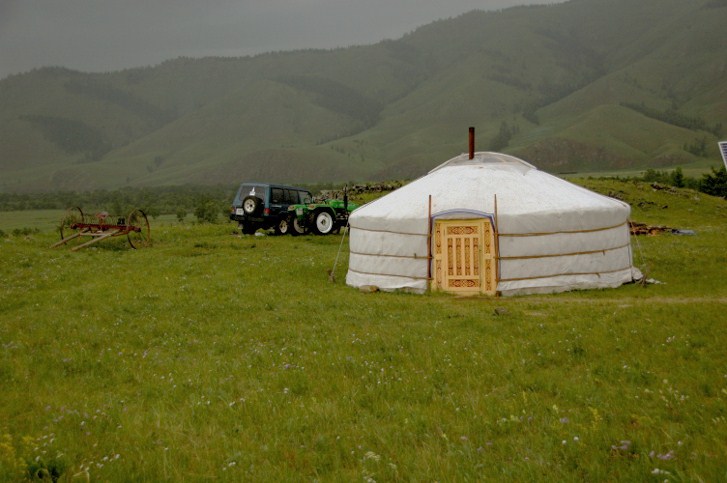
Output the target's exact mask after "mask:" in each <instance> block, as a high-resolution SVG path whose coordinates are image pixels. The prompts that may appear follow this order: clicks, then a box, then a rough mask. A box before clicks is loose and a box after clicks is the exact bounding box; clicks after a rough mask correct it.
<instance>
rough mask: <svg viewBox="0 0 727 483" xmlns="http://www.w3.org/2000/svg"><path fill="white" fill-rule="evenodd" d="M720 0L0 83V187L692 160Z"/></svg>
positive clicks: (716, 63)
mask: <svg viewBox="0 0 727 483" xmlns="http://www.w3.org/2000/svg"><path fill="white" fill-rule="evenodd" d="M725 20H727V1H725V0H698V1H692V2H684V1H682V0H642V1H639V2H633V1H631V0H571V1H569V2H566V3H563V4H557V5H550V6H530V7H517V8H510V9H506V10H502V11H497V12H482V11H473V12H470V13H468V14H465V15H462V16H459V17H457V18H452V19H447V20H440V21H437V22H434V23H432V24H429V25H426V26H424V27H421V28H419V29H417V30H415V31H413V32H411V33H409V34H407V35H404V36H403V37H401V38H400V39H397V40H386V41H382V42H380V43H378V44H375V45H370V46H357V47H350V48H341V49H335V50H301V51H294V52H278V53H270V54H263V55H258V56H254V57H243V58H203V59H189V58H179V59H175V60H170V61H167V62H164V63H162V64H160V65H158V66H155V67H145V68H138V69H127V70H123V71H119V72H110V73H102V74H86V73H80V72H74V71H71V70H68V69H64V68H61V67H53V68H44V69H38V70H34V71H31V72H29V73H26V74H21V75H15V76H11V77H8V78H6V79H3V80H2V81H0V191H4V192H12V191H39V190H59V189H64V190H80V189H92V188H115V187H121V186H126V185H133V186H158V185H170V184H184V183H200V184H216V183H229V184H232V183H235V182H237V181H238V180H241V179H252V178H256V179H265V180H275V181H286V182H296V183H300V182H321V181H346V180H365V179H382V178H410V177H415V176H419V175H421V174H423V173H424V172H426V171H427V170H428V169H430V168H432V167H433V166H435V165H437V164H439V163H440V162H442V161H443V160H446V159H449V158H450V157H452V156H455V155H457V154H459V153H460V152H462V151H465V150H466V136H467V127H468V126H475V127H476V128H477V133H478V140H477V149H478V150H498V151H504V152H508V153H512V154H515V155H517V156H520V157H523V158H525V159H527V160H529V161H531V162H533V163H534V164H536V165H537V166H539V167H540V168H542V169H545V170H549V171H553V172H574V171H576V172H577V171H596V170H623V169H638V168H644V167H658V168H664V167H670V166H677V165H679V166H689V165H706V164H709V162H714V163H717V162H718V159H719V157H718V154H717V150H716V143H715V141H717V139H718V138H720V137H721V136H724V130H723V126H724V124H725V122H726V121H727V83H726V82H725V81H724V79H725V78H727V76H726V74H727V58H725V56H724V51H723V46H724V45H726V44H727V31H725V29H724V28H723V25H724V23H725Z"/></svg>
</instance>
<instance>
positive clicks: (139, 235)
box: [126, 210, 151, 248]
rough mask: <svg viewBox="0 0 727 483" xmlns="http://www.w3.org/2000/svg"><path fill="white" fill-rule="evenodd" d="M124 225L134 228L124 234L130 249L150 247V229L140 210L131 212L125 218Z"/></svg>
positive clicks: (144, 215) (144, 214) (147, 220)
mask: <svg viewBox="0 0 727 483" xmlns="http://www.w3.org/2000/svg"><path fill="white" fill-rule="evenodd" d="M126 225H127V227H129V228H134V229H131V230H130V231H129V232H128V233H127V234H126V237H127V238H128V239H129V245H131V248H144V247H148V246H150V245H151V228H150V227H149V219H148V218H147V217H146V213H144V212H143V211H141V210H134V211H132V212H131V213H129V216H128V217H127V218H126ZM136 230H139V231H136Z"/></svg>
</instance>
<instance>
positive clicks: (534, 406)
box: [0, 180, 727, 482]
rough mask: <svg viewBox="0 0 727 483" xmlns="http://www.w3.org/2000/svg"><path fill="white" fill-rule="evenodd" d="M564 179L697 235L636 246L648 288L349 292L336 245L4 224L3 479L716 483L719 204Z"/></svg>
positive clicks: (722, 454)
mask: <svg viewBox="0 0 727 483" xmlns="http://www.w3.org/2000/svg"><path fill="white" fill-rule="evenodd" d="M581 182H582V183H583V184H585V185H586V186H588V187H589V188H591V189H596V190H598V191H601V192H605V193H609V194H611V195H612V196H617V197H619V198H621V199H624V200H625V201H628V202H629V203H631V204H632V207H633V216H632V218H633V220H634V221H639V222H644V223H648V224H652V225H666V226H670V227H674V228H680V229H685V230H686V229H688V230H693V231H694V232H695V234H694V235H691V236H680V235H673V234H666V233H665V234H662V235H659V236H653V237H638V238H634V239H633V248H634V259H635V263H636V265H637V266H638V267H640V268H641V269H642V270H644V272H645V274H646V276H647V277H648V278H649V279H652V281H655V282H658V283H651V284H647V285H640V284H632V285H626V286H623V287H620V288H618V289H613V290H598V291H582V292H571V293H565V294H559V295H549V296H523V297H514V298H488V297H474V298H458V297H454V296H450V295H445V294H436V293H433V294H427V295H412V294H404V293H380V292H378V293H362V292H359V291H358V290H355V289H352V288H350V287H348V286H346V285H345V274H346V268H347V240H346V239H342V237H341V236H340V235H339V236H329V237H315V236H303V237H297V238H294V237H274V236H241V235H239V234H237V233H235V229H234V228H235V227H234V226H233V225H232V224H229V223H220V224H196V223H191V222H185V223H182V224H178V223H174V222H173V221H172V220H171V218H170V219H169V220H165V219H160V220H152V233H151V235H152V239H153V246H152V247H151V248H145V249H140V250H132V249H130V248H129V246H128V244H127V243H125V241H124V240H121V239H116V240H109V241H107V242H106V243H103V242H102V243H99V244H98V245H97V246H96V247H95V248H86V249H83V250H79V251H77V252H72V251H70V249H69V248H64V247H61V248H56V249H51V248H49V247H50V245H51V244H53V243H54V242H55V241H57V239H58V237H57V234H56V232H55V231H54V230H53V227H52V224H45V225H44V224H43V223H40V222H39V224H38V225H37V227H38V229H39V231H38V232H33V233H30V234H23V235H12V234H11V232H12V228H10V229H9V228H8V226H9V225H8V223H9V221H8V220H10V219H15V218H14V217H17V216H18V214H17V213H0V228H2V229H3V230H4V232H5V233H6V235H7V236H5V237H2V238H0V246H1V248H0V347H1V348H2V350H1V351H0V481H18V480H21V481H22V480H23V479H30V480H38V479H43V478H45V479H46V480H47V481H50V480H58V481H205V480H214V481H291V482H293V481H296V482H297V481H367V482H372V481H502V480H506V481H659V482H662V481H665V480H668V481H724V480H725V479H727V438H726V437H725V435H727V351H726V350H725V347H727V322H726V321H727V318H726V317H725V313H726V312H727V248H726V247H725V240H726V239H727V201H725V200H722V199H717V198H713V197H709V196H707V195H703V194H699V193H696V192H693V191H688V190H677V189H666V190H658V191H656V190H653V189H652V188H651V187H649V186H648V185H646V184H638V183H626V182H618V181H604V180H582V181H581ZM25 214H26V215H28V216H32V215H31V214H30V213H25ZM13 226H15V225H13ZM339 247H342V250H341V253H340V258H338V263H337V265H336V266H335V270H334V263H335V262H336V259H337V254H338V251H339ZM330 270H334V271H333V275H334V280H331V277H329V271H330Z"/></svg>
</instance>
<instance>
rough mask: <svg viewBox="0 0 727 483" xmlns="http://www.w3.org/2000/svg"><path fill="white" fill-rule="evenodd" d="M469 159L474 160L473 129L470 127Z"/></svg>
mask: <svg viewBox="0 0 727 483" xmlns="http://www.w3.org/2000/svg"><path fill="white" fill-rule="evenodd" d="M470 159H475V128H474V127H470Z"/></svg>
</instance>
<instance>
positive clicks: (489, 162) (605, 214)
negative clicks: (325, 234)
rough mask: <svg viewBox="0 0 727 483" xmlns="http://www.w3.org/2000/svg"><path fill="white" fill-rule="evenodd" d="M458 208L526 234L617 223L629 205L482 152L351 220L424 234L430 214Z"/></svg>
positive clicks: (509, 158)
mask: <svg viewBox="0 0 727 483" xmlns="http://www.w3.org/2000/svg"><path fill="white" fill-rule="evenodd" d="M430 196H431V209H430V208H429V204H430V201H429V200H430ZM457 212H460V213H462V215H461V216H462V217H467V216H471V215H468V213H469V214H473V213H474V214H476V213H480V214H483V215H484V214H489V215H491V216H493V217H495V216H496V217H497V222H498V229H499V230H500V232H502V233H523V234H527V233H549V232H559V231H577V230H592V229H602V228H604V227H606V226H610V225H614V226H615V225H618V224H622V223H623V220H624V219H625V218H626V217H628V214H629V212H630V208H629V206H628V205H627V204H626V203H623V202H621V201H618V200H615V199H612V198H609V197H606V196H603V195H600V194H597V193H594V192H592V191H589V190H587V189H585V188H582V187H579V186H576V185H574V184H572V183H570V182H567V181H565V180H563V179H561V178H558V177H556V176H553V175H550V174H548V173H545V172H543V171H540V170H538V169H537V168H535V167H534V166H532V165H531V164H529V163H527V162H525V161H523V160H521V159H518V158H516V157H513V156H509V155H506V154H501V153H493V152H477V153H474V155H473V157H472V158H470V156H469V155H468V154H467V153H464V154H462V155H460V156H457V157H455V158H452V159H450V160H448V161H447V162H445V163H443V164H441V165H439V166H437V167H436V168H434V169H432V170H431V171H430V172H429V173H428V174H427V175H425V176H423V177H421V178H419V179H417V180H415V181H413V182H411V183H409V184H408V185H405V186H403V187H402V188H399V189H398V190H396V191H394V192H392V193H389V194H388V195H386V196H384V197H382V198H379V199H378V200H375V201H373V202H371V203H369V204H367V205H365V206H363V207H361V208H359V209H358V210H356V211H355V212H354V213H353V214H352V215H351V219H350V223H351V226H352V228H361V229H376V230H384V231H386V230H390V231H394V232H400V233H424V234H425V233H427V230H428V218H429V216H430V215H432V216H435V217H436V216H437V215H438V214H446V213H455V214H456V213H457ZM453 216H456V215H453Z"/></svg>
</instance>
